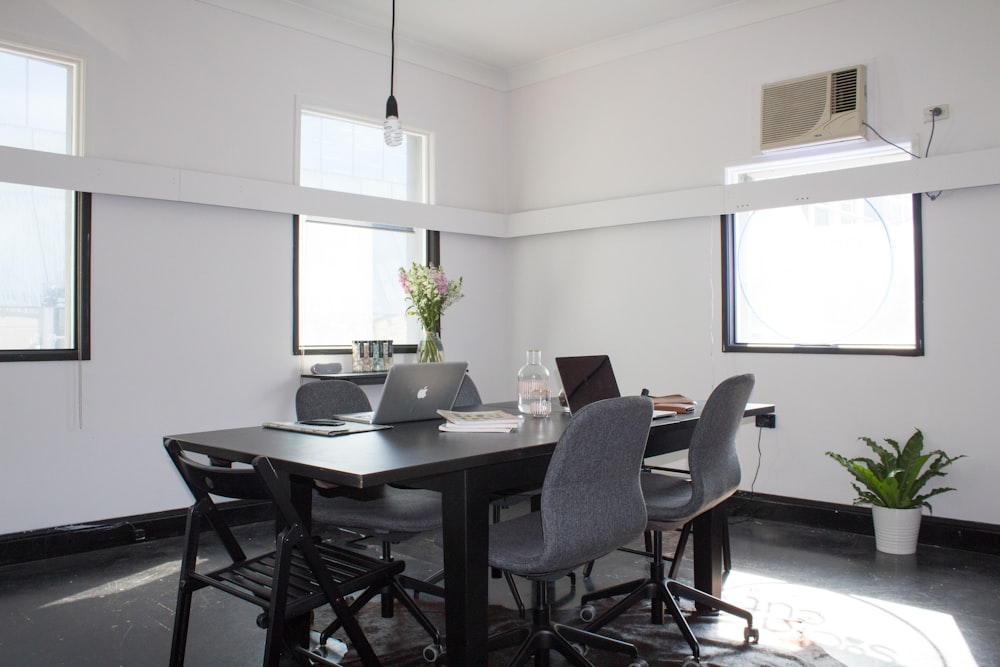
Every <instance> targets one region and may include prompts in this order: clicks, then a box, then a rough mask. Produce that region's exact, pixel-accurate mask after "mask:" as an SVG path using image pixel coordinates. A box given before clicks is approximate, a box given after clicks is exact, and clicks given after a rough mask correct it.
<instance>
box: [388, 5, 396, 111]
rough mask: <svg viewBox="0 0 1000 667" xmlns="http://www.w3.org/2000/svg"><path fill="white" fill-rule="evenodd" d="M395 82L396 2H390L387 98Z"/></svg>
mask: <svg viewBox="0 0 1000 667" xmlns="http://www.w3.org/2000/svg"><path fill="white" fill-rule="evenodd" d="M395 80H396V0H392V28H391V29H390V31H389V97H392V84H393V83H394V82H395Z"/></svg>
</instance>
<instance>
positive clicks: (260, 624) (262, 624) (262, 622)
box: [257, 613, 267, 630]
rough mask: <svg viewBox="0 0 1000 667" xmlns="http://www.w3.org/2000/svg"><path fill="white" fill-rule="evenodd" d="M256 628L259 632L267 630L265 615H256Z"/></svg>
mask: <svg viewBox="0 0 1000 667" xmlns="http://www.w3.org/2000/svg"><path fill="white" fill-rule="evenodd" d="M257 627H258V628H260V629H261V630H267V614H266V613H264V614H258V616H257Z"/></svg>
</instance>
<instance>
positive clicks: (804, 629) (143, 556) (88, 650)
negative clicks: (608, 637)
mask: <svg viewBox="0 0 1000 667" xmlns="http://www.w3.org/2000/svg"><path fill="white" fill-rule="evenodd" d="M240 530H241V531H244V532H246V533H247V534H248V535H251V536H253V537H254V538H255V539H257V540H258V541H260V542H261V544H262V545H263V544H264V542H266V540H267V539H268V537H269V536H270V535H271V527H270V526H269V525H266V524H258V525H253V526H245V527H242V528H241V529H240ZM731 540H732V550H733V572H732V573H731V574H730V576H729V578H728V580H727V582H726V586H725V589H724V597H726V598H727V599H729V600H731V601H733V602H735V603H737V604H739V605H742V606H744V607H747V608H750V609H751V610H752V611H753V612H754V615H755V618H756V619H758V620H757V625H758V627H759V628H760V630H761V633H762V635H763V634H764V633H767V632H772V633H789V632H791V633H797V634H798V635H800V636H804V637H806V638H808V639H810V640H812V641H813V642H815V643H818V644H820V645H821V646H823V648H825V650H826V651H827V652H828V653H829V654H831V655H832V656H833V657H835V658H837V659H838V660H840V661H841V662H843V663H844V664H845V665H849V666H850V667H869V666H871V667H875V666H883V665H908V666H913V667H937V666H939V665H940V666H944V665H947V666H949V667H966V666H976V665H978V666H979V667H996V666H1000V557H996V556H988V555H982V554H976V553H971V552H965V551H958V550H953V549H944V548H934V547H923V546H922V547H920V548H919V549H918V552H917V554H915V555H913V556H889V555H885V554H881V553H878V552H876V551H875V548H874V540H873V538H870V537H862V536H857V535H852V534H847V533H840V532H835V531H829V530H819V529H811V528H808V527H803V526H799V525H792V524H783V523H778V522H772V521H761V520H756V519H734V520H733V522H732V528H731ZM181 546H182V539H181V538H170V539H163V540H157V541H153V542H149V543H143V544H135V545H129V546H124V547H116V548H110V549H105V550H101V551H96V552H91V553H86V554H81V555H77V556H68V557H60V558H54V559H50V560H47V561H39V562H32V563H24V564H19V565H12V566H7V567H3V568H0V665H2V666H12V667H13V666H18V667H20V666H33V665H46V666H49V667H57V666H60V665H66V666H67V667H69V666H72V667H88V666H91V665H93V666H95V667H98V666H99V667H108V666H111V665H121V666H127V667H142V666H147V665H148V666H150V667H154V666H155V667H160V666H162V665H165V664H166V661H167V656H168V655H169V645H170V632H171V625H172V622H173V606H174V602H175V590H176V576H177V569H178V564H179V559H180V552H181ZM372 549H373V553H377V551H376V547H374V546H373V547H372ZM395 553H396V555H397V556H398V557H400V558H405V559H406V560H407V574H411V575H415V576H426V575H427V574H429V573H430V572H432V571H434V570H435V569H437V568H438V567H439V566H440V561H439V558H440V551H439V550H438V548H437V546H436V544H435V543H434V540H433V539H432V538H422V539H417V540H410V541H407V542H403V543H401V544H399V545H397V546H396V547H395ZM688 564H689V563H688ZM645 569H646V566H645V564H644V563H643V561H642V559H641V557H638V556H634V555H631V554H626V553H622V552H616V553H614V554H611V555H609V556H607V557H605V558H604V559H602V560H600V561H598V563H597V565H596V567H595V568H594V572H593V576H592V578H591V581H589V582H581V583H580V584H579V585H578V586H577V587H576V590H574V591H570V590H569V588H568V583H566V584H562V585H561V588H560V594H563V604H564V605H565V606H571V605H576V604H577V601H578V599H579V596H580V595H581V594H583V593H584V592H586V591H587V590H590V589H595V588H602V587H604V586H607V585H610V584H613V583H617V582H620V581H625V580H630V579H633V578H636V577H638V576H641V575H642V573H644V572H645ZM689 577H690V572H689V571H688V570H687V569H686V568H683V569H682V571H681V576H680V578H681V579H682V580H684V579H686V578H689ZM521 590H522V591H523V595H524V597H525V599H526V600H527V599H528V597H529V596H528V591H529V587H528V586H527V584H525V585H523V586H522V587H521ZM196 597H197V598H198V602H197V603H196V605H195V607H194V612H193V614H194V616H193V619H194V620H193V621H192V628H191V634H190V638H189V643H188V663H187V664H188V665H190V666H191V667H196V666H198V665H206V666H208V665H210V666H212V667H225V666H228V665H232V666H234V667H235V666H239V667H244V666H246V665H253V664H258V663H259V660H260V651H261V648H262V644H263V632H262V631H261V630H259V629H258V628H257V626H256V625H255V623H254V619H255V618H256V615H257V609H256V607H252V606H251V605H248V604H246V603H243V602H241V601H236V600H232V599H229V598H228V597H227V596H224V595H221V594H217V593H215V592H213V591H207V592H202V593H199V595H198V596H196ZM490 601H491V602H492V603H496V604H501V605H505V606H510V607H513V602H512V598H511V595H510V592H509V591H508V590H507V587H506V584H505V583H504V582H503V580H502V579H499V580H491V593H490ZM735 639H736V640H737V641H738V640H739V639H741V638H740V637H736V638H735Z"/></svg>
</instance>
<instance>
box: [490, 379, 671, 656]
mask: <svg viewBox="0 0 1000 667" xmlns="http://www.w3.org/2000/svg"><path fill="white" fill-rule="evenodd" d="M652 409H653V406H652V401H650V399H648V398H645V397H641V396H630V397H625V398H612V399H607V400H603V401H597V402H595V403H591V404H590V405H587V406H586V407H584V408H583V409H581V410H579V411H578V412H577V413H576V414H575V415H573V417H572V418H571V420H570V422H569V424H568V425H567V427H566V430H565V431H564V433H563V435H562V437H561V438H560V439H559V442H558V444H557V445H556V448H555V451H554V452H553V455H552V460H551V462H550V463H549V467H548V470H547V472H546V475H545V482H544V484H543V485H542V491H541V504H540V509H539V511H537V512H529V513H527V514H523V515H521V516H518V517H516V518H513V519H510V520H508V521H501V522H500V523H495V524H492V525H491V526H490V550H489V563H490V565H491V566H493V567H496V568H499V569H501V570H504V571H506V572H512V573H514V574H516V575H519V576H523V577H526V578H528V579H530V580H532V594H533V602H534V614H533V619H534V621H533V624H532V625H531V626H530V627H522V628H517V629H515V630H512V631H510V632H507V633H503V634H501V635H498V636H496V637H492V638H491V639H490V649H491V650H493V649H495V648H501V647H504V646H511V645H514V644H518V643H520V645H521V648H520V650H519V652H518V654H517V656H516V657H515V658H514V661H513V663H512V664H513V665H522V664H525V663H526V662H527V661H528V660H529V659H530V657H531V656H532V655H533V654H535V653H536V652H538V651H546V652H547V651H549V650H556V651H559V652H560V653H562V654H563V655H564V656H566V658H567V659H568V660H569V661H570V662H571V663H572V664H575V665H583V666H590V665H592V663H591V662H589V661H588V660H587V659H586V658H584V657H583V656H582V655H581V654H580V653H578V652H577V651H576V650H575V649H574V648H573V647H572V646H571V644H570V642H575V643H580V644H585V645H589V646H594V647H598V648H601V649H604V650H611V651H617V652H623V653H626V654H628V655H630V656H631V657H632V658H633V662H632V664H633V665H642V664H644V663H643V662H642V661H641V660H638V656H637V654H636V651H635V647H634V646H632V645H631V644H627V643H625V642H620V641H618V640H615V639H611V638H610V637H604V636H601V635H597V634H593V633H589V632H584V631H582V630H580V629H579V628H573V627H568V626H563V625H559V624H555V623H552V622H551V619H550V611H551V610H550V607H551V605H550V603H549V600H548V586H547V583H548V582H552V581H554V580H556V579H558V578H560V577H562V576H564V575H565V574H567V573H568V572H570V571H572V570H574V569H575V568H578V567H580V566H581V565H584V564H585V563H587V562H589V561H592V560H594V559H595V558H599V557H601V556H604V555H605V554H607V553H610V552H611V551H614V550H615V549H617V548H618V547H620V546H622V545H624V544H627V543H629V542H631V541H632V540H634V539H635V538H636V537H638V536H639V535H641V534H642V531H643V529H644V528H645V527H646V506H645V503H644V502H643V498H642V489H641V487H640V483H639V474H640V468H641V463H642V454H643V451H644V450H645V447H646V439H647V437H648V435H649V425H650V420H651V418H652Z"/></svg>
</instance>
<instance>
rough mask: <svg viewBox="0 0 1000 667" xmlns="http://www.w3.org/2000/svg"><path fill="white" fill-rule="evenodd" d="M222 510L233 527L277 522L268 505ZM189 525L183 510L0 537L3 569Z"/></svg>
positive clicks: (237, 504) (164, 534)
mask: <svg viewBox="0 0 1000 667" xmlns="http://www.w3.org/2000/svg"><path fill="white" fill-rule="evenodd" d="M219 507H220V508H221V509H222V511H223V513H224V514H225V515H226V518H227V520H228V521H229V522H230V525H239V524H246V523H256V522H258V521H273V520H274V510H273V508H272V507H271V505H270V504H268V503H262V502H259V501H234V502H229V503H219ZM186 524H187V510H186V509H182V510H169V511H166V512H157V513H155V514H144V515H140V516H130V517H122V518H120V519H109V520H105V521H99V522H94V523H86V524H74V525H70V526H59V527H56V528H45V529H42V530H32V531H26V532H23V533H11V534H9V535H0V566H3V565H12V564H14V563H25V562H28V561H34V560H43V559H45V558H55V557H56V556H70V555H73V554H77V553H83V552H86V551H95V550H97V549H104V548H107V547H117V546H124V545H127V544H135V543H137V542H145V541H148V540H156V539H160V538H164V537H176V536H178V535H183V534H184V527H185V525H186Z"/></svg>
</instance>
